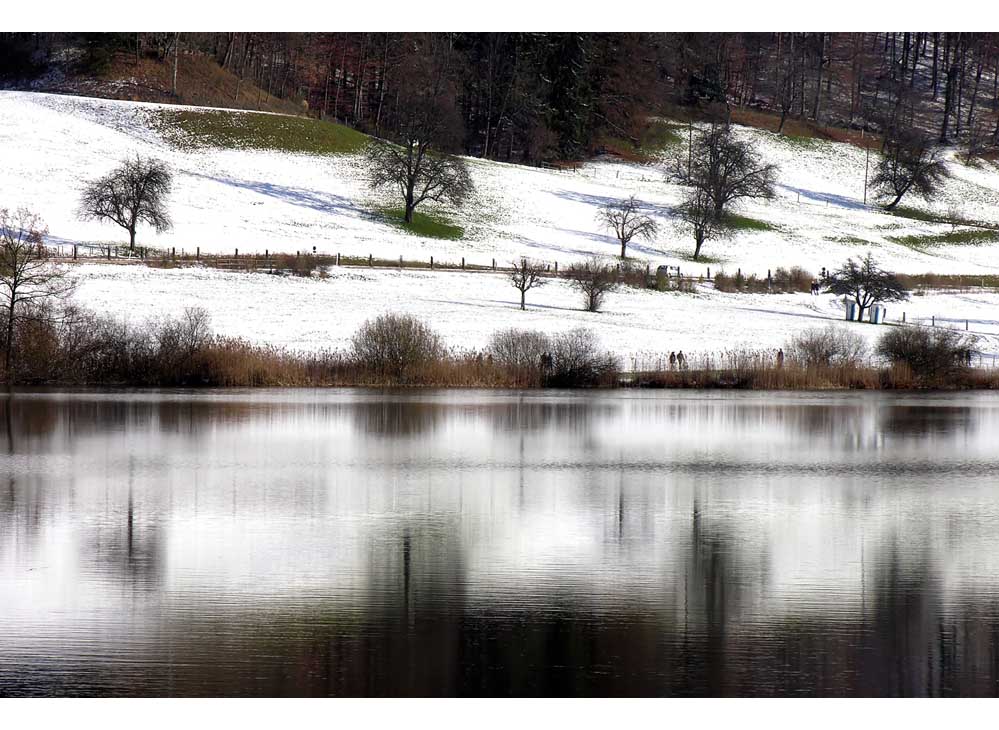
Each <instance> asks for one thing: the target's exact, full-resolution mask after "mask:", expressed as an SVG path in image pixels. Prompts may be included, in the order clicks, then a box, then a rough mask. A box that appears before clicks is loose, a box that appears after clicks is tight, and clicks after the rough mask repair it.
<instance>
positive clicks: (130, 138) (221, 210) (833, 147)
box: [0, 92, 999, 274]
mask: <svg viewBox="0 0 999 730" xmlns="http://www.w3.org/2000/svg"><path fill="white" fill-rule="evenodd" d="M160 108H162V107H159V106H157V105H151V104H137V103H132V102H119V101H109V100H103V99H89V98H81V97H70V96H57V95H48V94H34V93H29V92H0V159H3V162H4V174H3V176H2V178H0V200H2V201H3V202H2V204H3V205H4V206H5V207H16V206H19V205H27V206H29V207H30V208H32V209H33V210H34V211H36V212H38V213H39V214H40V215H41V216H42V217H43V218H44V220H45V221H46V222H47V223H48V226H49V230H50V233H51V236H52V239H53V240H55V241H66V242H72V241H84V242H96V241H117V242H121V241H123V240H127V239H126V237H125V236H124V235H123V233H124V232H123V231H121V230H119V229H116V228H114V227H113V226H108V225H104V224H100V223H95V222H86V223H84V222H80V221H78V220H77V219H76V214H75V212H76V207H77V197H78V193H79V190H80V187H81V186H82V184H83V183H84V182H85V181H86V180H88V179H90V178H93V177H95V176H97V175H100V174H102V173H104V172H106V171H107V170H109V169H110V168H111V167H112V166H114V165H115V164H116V163H117V162H119V161H120V160H121V159H122V158H123V157H124V156H125V155H127V154H130V153H133V152H141V153H143V154H150V155H155V156H158V157H161V158H164V159H166V160H168V161H169V162H170V163H171V164H172V165H173V166H174V168H175V170H176V172H177V178H176V184H175V192H174V194H173V197H172V211H173V215H174V218H175V227H174V229H173V230H172V231H170V232H169V233H166V234H163V235H159V236H156V235H154V234H152V232H150V231H143V232H140V242H143V243H145V244H146V245H151V246H159V247H171V246H173V247H176V248H178V249H186V250H192V251H193V249H194V248H195V247H200V248H201V250H202V251H219V252H229V251H232V250H234V249H236V248H238V249H239V250H240V251H241V252H247V253H249V252H254V251H259V252H261V253H262V252H263V251H264V250H265V249H269V250H270V251H296V250H311V248H312V247H313V246H316V248H317V249H318V250H319V251H323V252H329V253H333V252H336V251H340V252H342V253H345V254H346V253H351V254H362V255H366V254H368V253H373V254H374V255H375V256H384V257H386V258H394V257H397V256H399V255H404V256H406V257H407V258H420V257H429V256H430V255H435V256H437V257H438V258H450V259H452V260H456V259H457V258H460V257H461V256H463V255H464V256H466V257H467V258H468V259H469V261H479V262H488V261H490V260H491V259H492V258H494V257H495V258H496V259H498V260H500V261H503V260H506V259H512V258H515V257H518V256H521V255H529V256H533V257H536V258H541V259H546V260H549V261H554V260H559V261H560V262H568V261H571V260H573V259H579V258H582V257H584V256H587V255H590V254H593V253H600V254H605V255H608V256H613V255H614V254H615V253H616V251H617V247H616V244H615V242H614V240H613V238H612V236H611V235H610V234H609V232H608V231H605V230H602V229H601V228H600V226H599V224H598V223H597V220H596V216H595V214H596V211H597V208H598V207H599V206H600V205H602V204H603V203H605V202H607V201H609V200H615V199H620V198H623V197H627V196H628V195H630V194H633V193H634V194H636V195H638V197H639V198H641V199H642V200H643V201H645V202H647V203H648V204H650V205H652V206H654V207H655V209H656V210H657V211H658V212H659V214H660V216H661V217H662V223H663V224H664V225H663V227H662V232H661V234H660V236H659V238H658V240H657V241H655V242H653V243H641V244H638V245H635V246H633V253H634V255H635V256H636V257H639V258H642V259H647V260H650V261H652V262H653V263H654V264H656V263H671V264H681V265H688V268H689V262H687V261H685V260H684V257H686V256H688V255H689V253H690V250H691V243H690V241H688V240H687V238H686V237H685V236H684V235H682V234H680V233H678V232H676V231H675V230H673V229H672V227H671V226H670V225H669V216H668V207H669V205H670V204H672V203H674V202H675V201H676V199H677V195H678V189H677V188H676V187H674V186H672V185H667V184H666V183H665V182H663V174H662V169H661V168H659V167H655V166H642V165H636V164H626V163H620V162H610V161H607V162H600V161H598V162H591V163H588V164H586V165H584V166H583V167H582V168H581V169H580V170H579V171H577V172H559V171H554V170H543V169H536V168H527V167H522V166H516V165H507V164H501V163H493V162H484V161H479V160H473V161H471V162H472V169H473V174H474V180H475V183H476V187H477V190H478V194H477V196H476V200H475V201H474V203H473V204H472V205H470V206H469V208H468V209H467V210H465V211H462V212H460V213H459V214H457V215H456V217H457V218H458V219H459V220H461V222H462V223H463V224H464V225H465V226H466V228H467V229H468V231H467V235H466V238H465V240H461V241H441V240H435V239H423V238H419V237H416V236H413V235H411V234H409V233H407V232H405V231H402V230H400V229H398V228H396V227H394V226H392V225H389V224H387V223H385V222H384V221H383V220H380V219H379V218H378V217H377V216H373V215H372V211H373V210H376V209H377V208H378V207H379V205H382V204H384V202H385V201H384V200H383V199H379V198H377V197H376V196H374V195H373V194H372V193H371V192H370V191H369V190H368V188H367V186H366V185H365V184H364V180H363V179H362V170H361V167H360V165H359V164H358V159H357V158H356V157H355V156H351V155H339V156H327V157H319V156H311V155H301V154H287V153H276V152H267V151H252V150H208V151H205V150H201V151H181V150H178V149H175V148H174V147H173V146H171V145H170V144H169V143H168V142H167V141H166V140H164V139H163V137H162V136H161V135H160V133H159V132H158V131H157V125H156V123H155V122H156V119H157V114H156V112H157V110H158V109H160ZM171 109H172V110H176V109H177V107H171ZM231 113H233V114H239V113H240V112H231ZM740 133H741V134H745V135H750V136H753V137H754V138H756V139H757V140H758V141H759V143H760V146H761V149H762V150H763V152H764V154H765V156H766V158H767V159H768V160H770V161H772V162H775V163H777V164H778V165H779V166H780V181H781V187H780V197H779V199H778V200H775V201H772V202H752V203H749V204H747V205H746V206H745V207H744V208H743V209H742V210H741V211H740V212H741V213H742V214H744V215H746V216H749V217H752V218H754V219H757V220H761V221H765V222H767V223H769V224H771V225H772V226H773V227H774V229H775V230H765V231H745V232H742V233H740V234H739V235H737V236H736V237H735V238H734V239H732V240H730V241H726V242H723V243H709V244H708V246H707V247H706V249H705V253H706V254H707V255H708V256H711V257H714V258H716V259H719V260H720V262H719V264H716V265H715V268H716V269H717V268H719V266H724V267H725V268H726V269H728V270H734V269H735V268H737V267H741V268H742V269H743V271H747V272H756V273H758V274H765V273H766V270H767V269H769V268H776V267H777V266H789V265H793V264H799V265H802V266H805V267H806V268H809V269H812V270H818V268H820V267H821V266H830V265H834V264H837V263H839V262H840V261H841V260H842V259H844V258H846V257H847V256H851V255H857V254H860V253H862V252H864V251H866V250H868V249H871V250H874V251H875V253H876V254H877V256H878V257H879V258H880V259H881V260H882V261H883V262H884V264H885V265H887V266H890V267H893V268H895V269H898V270H899V271H905V272H911V273H919V272H928V271H933V272H937V273H975V272H978V271H984V270H989V271H999V256H997V255H996V252H997V251H999V244H991V245H990V244H979V245H953V244H948V245H944V246H937V247H935V248H933V247H929V248H926V247H918V249H916V248H913V247H911V246H908V247H907V246H905V245H902V244H900V243H893V242H892V241H891V240H890V238H899V237H903V236H921V235H928V234H934V233H936V234H940V233H944V232H947V231H949V230H950V226H947V225H944V224H931V223H925V222H921V221H917V220H911V219H907V218H902V217H898V216H890V215H886V214H884V213H881V212H879V211H876V210H872V209H865V208H864V206H863V203H862V201H863V182H864V167H865V160H864V153H863V151H861V150H860V149H857V148H855V147H851V146H848V145H842V144H833V143H820V142H816V141H813V140H789V139H785V138H783V137H779V136H777V135H774V134H771V133H769V132H763V131H760V130H754V129H748V128H747V129H743V130H741V131H740ZM951 168H952V170H953V172H954V178H953V179H952V180H951V181H950V183H949V184H948V186H947V190H946V192H945V194H944V195H943V196H942V197H941V199H940V200H939V201H938V202H936V203H935V209H936V210H937V211H938V212H940V213H948V212H952V211H958V212H960V214H961V215H963V216H964V217H966V218H969V219H976V220H996V221H999V168H996V167H994V166H992V165H988V166H986V167H980V168H975V167H967V166H965V165H962V164H956V163H955V164H952V165H951ZM904 202H905V204H906V205H911V206H913V207H919V206H921V205H923V204H922V203H921V202H920V201H918V200H917V199H915V198H913V199H911V200H910V199H908V198H907V199H906V200H905V201H904ZM923 207H925V206H924V205H923ZM698 268H700V266H698Z"/></svg>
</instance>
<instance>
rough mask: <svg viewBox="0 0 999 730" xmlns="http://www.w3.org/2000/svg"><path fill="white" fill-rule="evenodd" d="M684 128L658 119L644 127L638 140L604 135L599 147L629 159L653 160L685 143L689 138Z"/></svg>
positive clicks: (637, 160)
mask: <svg viewBox="0 0 999 730" xmlns="http://www.w3.org/2000/svg"><path fill="white" fill-rule="evenodd" d="M683 130H684V128H683V127H680V126H678V125H676V124H671V123H670V122H666V121H663V120H661V119H656V120H652V121H650V122H649V123H648V124H647V125H646V126H645V127H644V128H643V129H642V131H641V132H640V133H639V135H638V139H637V140H634V139H629V138H626V137H623V136H617V135H604V136H603V137H601V139H600V143H599V144H598V147H602V148H604V149H605V150H606V151H607V152H610V153H612V154H615V155H618V156H619V157H623V158H624V159H627V160H633V161H636V162H651V161H653V160H655V159H657V158H659V157H661V156H662V155H663V153H664V152H666V151H667V150H668V149H670V148H671V147H675V146H677V145H679V144H681V143H685V140H686V139H687V138H686V132H684V131H683Z"/></svg>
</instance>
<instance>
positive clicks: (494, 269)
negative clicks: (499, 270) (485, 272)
mask: <svg viewBox="0 0 999 730" xmlns="http://www.w3.org/2000/svg"><path fill="white" fill-rule="evenodd" d="M493 271H496V259H493Z"/></svg>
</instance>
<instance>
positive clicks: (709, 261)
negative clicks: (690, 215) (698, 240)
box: [666, 241, 728, 266]
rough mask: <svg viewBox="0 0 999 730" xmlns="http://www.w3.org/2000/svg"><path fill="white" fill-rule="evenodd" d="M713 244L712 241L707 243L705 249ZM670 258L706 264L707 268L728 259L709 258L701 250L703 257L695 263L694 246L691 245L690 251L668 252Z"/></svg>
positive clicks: (699, 257) (676, 250)
mask: <svg viewBox="0 0 999 730" xmlns="http://www.w3.org/2000/svg"><path fill="white" fill-rule="evenodd" d="M710 244H711V242H710V241H707V242H705V244H704V247H705V248H707V247H708V246H709V245H710ZM666 253H668V254H669V255H670V256H672V257H674V258H678V259H682V260H683V261H689V262H690V263H692V264H704V265H706V266H714V265H717V264H723V263H725V262H726V261H727V260H728V259H724V258H721V257H720V256H709V255H708V254H705V253H704V249H701V255H700V256H698V257H697V260H696V261H694V245H693V244H691V245H690V248H689V249H673V250H672V251H667V252H666Z"/></svg>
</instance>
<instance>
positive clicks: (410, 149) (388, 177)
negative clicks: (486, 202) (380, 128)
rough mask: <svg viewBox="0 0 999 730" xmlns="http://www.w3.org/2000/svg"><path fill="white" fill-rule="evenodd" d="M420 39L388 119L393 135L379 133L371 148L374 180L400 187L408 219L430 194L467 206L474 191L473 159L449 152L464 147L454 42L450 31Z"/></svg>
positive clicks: (369, 162)
mask: <svg viewBox="0 0 999 730" xmlns="http://www.w3.org/2000/svg"><path fill="white" fill-rule="evenodd" d="M414 40H415V41H416V43H417V47H419V48H420V49H422V50H420V51H419V52H416V53H415V55H412V54H411V55H410V56H408V57H406V61H405V63H407V64H409V66H410V69H409V72H408V73H406V74H405V75H404V76H403V77H402V78H401V79H399V82H400V84H401V86H400V88H399V89H398V90H397V92H396V93H397V98H396V101H395V105H394V109H393V111H392V112H391V113H390V114H388V115H387V118H386V119H385V127H386V128H387V129H390V130H392V131H391V134H390V137H391V139H390V140H379V139H376V140H374V141H372V142H371V143H370V144H369V145H368V147H367V149H366V151H365V155H366V158H367V174H368V182H369V183H370V185H371V187H372V188H375V189H377V188H382V187H390V188H395V189H396V190H397V191H398V193H399V195H400V197H401V198H402V202H403V206H404V213H403V217H404V219H405V221H406V222H407V223H412V222H413V213H414V211H415V210H416V208H417V206H419V205H420V204H421V203H423V202H425V201H427V200H430V201H434V202H438V203H449V204H451V205H454V206H461V205H462V204H464V202H465V201H466V200H467V199H468V197H469V196H470V195H471V194H472V192H473V191H474V186H473V184H472V178H471V175H470V174H469V171H468V165H467V164H466V163H465V161H464V160H463V159H461V158H460V157H456V156H453V155H450V154H447V152H448V151H449V150H452V149H456V148H460V143H461V138H462V135H463V127H464V125H463V120H462V116H461V114H460V113H459V111H458V107H457V105H456V103H455V84H454V80H453V79H452V78H451V75H452V65H453V58H452V56H453V43H451V42H450V41H449V40H448V38H447V36H446V35H444V34H440V35H439V36H434V35H433V34H428V35H424V36H420V37H419V38H417V39H414Z"/></svg>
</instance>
